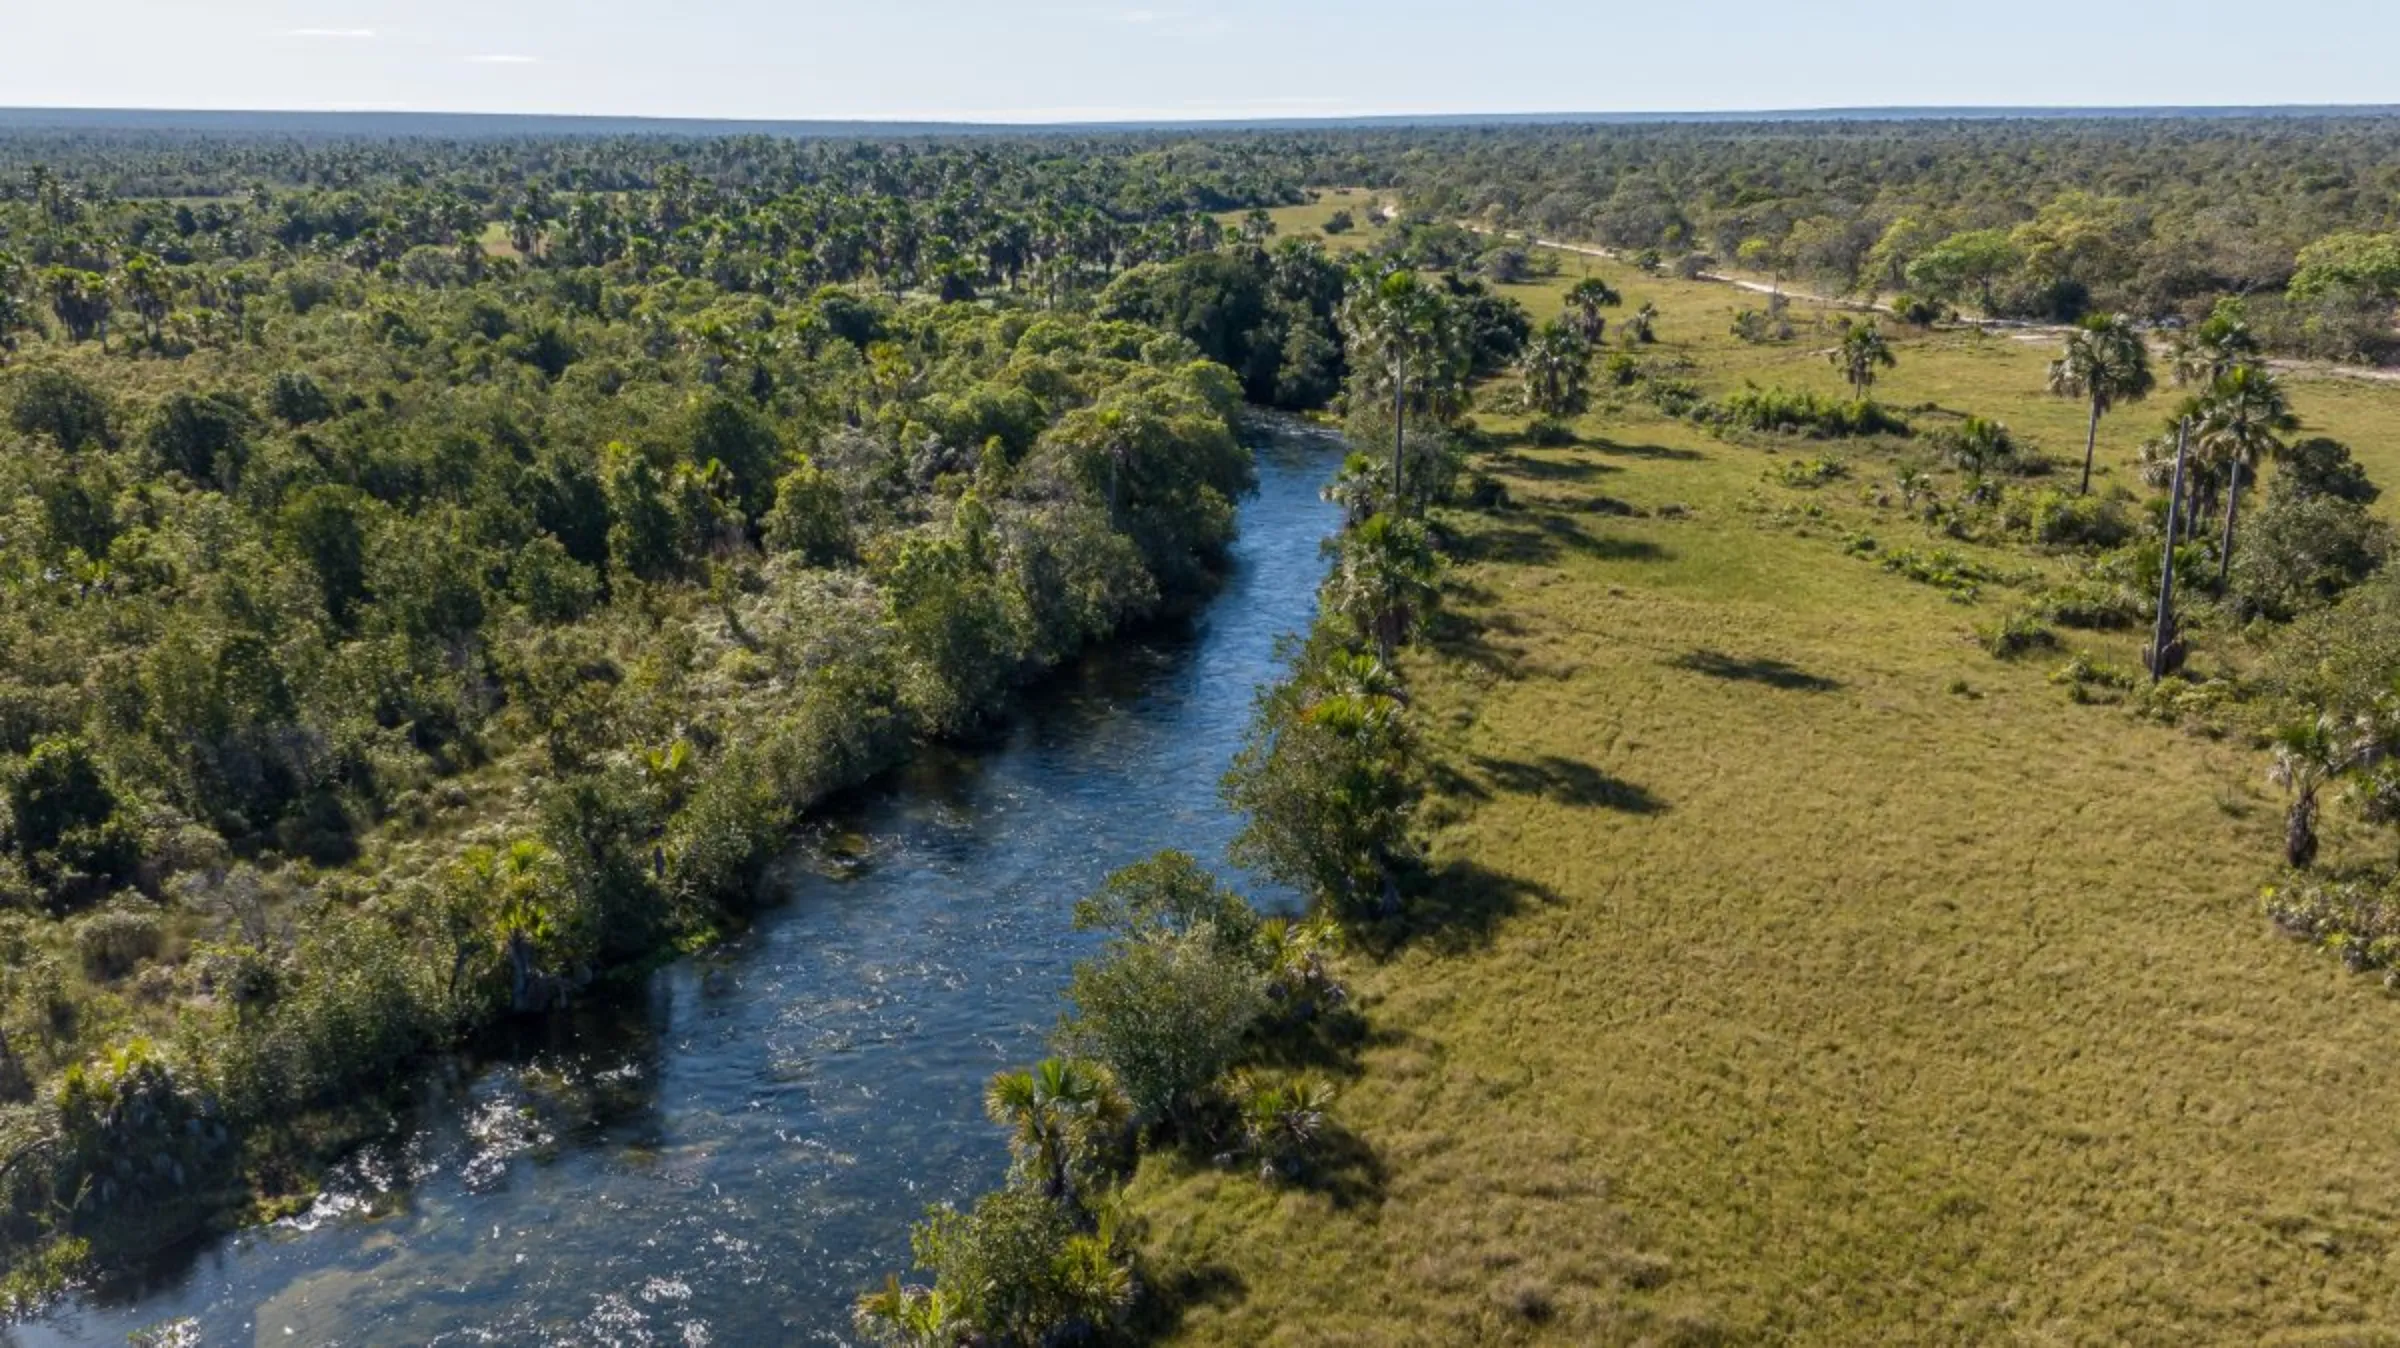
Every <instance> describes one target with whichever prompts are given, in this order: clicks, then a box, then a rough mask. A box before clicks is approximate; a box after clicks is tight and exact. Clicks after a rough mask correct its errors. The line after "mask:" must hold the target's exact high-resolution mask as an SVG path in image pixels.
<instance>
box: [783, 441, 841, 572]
mask: <svg viewBox="0 0 2400 1348" xmlns="http://www.w3.org/2000/svg"><path fill="white" fill-rule="evenodd" d="M848 512H849V505H848V503H847V502H846V501H844V500H843V499H842V488H841V484H840V483H838V482H835V481H834V480H833V479H832V477H831V476H829V475H828V474H827V473H825V471H824V470H822V469H820V468H818V467H817V466H816V465H815V464H814V463H811V462H810V461H809V459H808V456H807V455H805V454H804V455H801V456H800V459H799V462H798V463H797V464H796V465H795V466H794V467H793V468H792V470H791V471H790V472H788V473H786V474H784V475H783V477H782V478H781V479H780V480H778V481H777V482H776V484H775V505H774V508H773V509H771V510H769V511H768V512H767V516H766V519H765V520H763V521H762V522H761V524H762V532H763V533H764V534H765V539H766V545H767V550H768V551H770V552H778V553H784V552H789V553H797V554H798V555H799V556H800V557H801V558H802V559H803V560H805V561H806V562H807V563H808V564H809V565H811V566H831V565H833V564H834V563H836V562H839V561H843V560H845V559H847V558H848V557H850V556H851V555H852V551H853V548H854V546H855V545H854V542H853V539H852V534H851V528H850V517H849V513H848Z"/></svg>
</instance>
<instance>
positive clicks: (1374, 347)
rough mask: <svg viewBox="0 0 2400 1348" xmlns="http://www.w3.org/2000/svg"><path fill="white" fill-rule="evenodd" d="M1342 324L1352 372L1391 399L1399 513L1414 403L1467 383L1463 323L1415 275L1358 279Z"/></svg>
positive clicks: (1439, 295) (1394, 494)
mask: <svg viewBox="0 0 2400 1348" xmlns="http://www.w3.org/2000/svg"><path fill="white" fill-rule="evenodd" d="M1340 317H1341V325H1342V330H1343V332H1344V334H1345V335H1346V336H1347V337H1348V338H1349V346H1350V357H1351V362H1352V366H1353V368H1355V369H1356V370H1358V371H1359V373H1360V374H1361V375H1362V376H1364V380H1363V382H1365V383H1366V384H1367V386H1368V387H1369V388H1370V389H1372V390H1374V391H1377V392H1386V393H1389V394H1390V395H1391V399H1392V502H1393V508H1394V509H1399V508H1401V502H1403V501H1405V500H1406V499H1407V495H1406V493H1405V492H1404V491H1403V490H1402V488H1403V486H1404V482H1403V475H1404V473H1405V472H1406V469H1405V466H1404V465H1405V464H1406V462H1407V459H1406V454H1407V421H1408V406H1409V404H1410V402H1412V401H1414V402H1417V403H1419V404H1420V405H1423V404H1427V403H1430V402H1434V401H1439V400H1440V399H1441V398H1442V397H1444V396H1446V395H1447V394H1448V393H1449V392H1450V391H1451V388H1452V386H1454V385H1457V384H1461V383H1463V382H1464V377H1465V364H1466V361H1465V359H1464V357H1465V349H1464V345H1463V343H1462V341H1461V340H1460V334H1459V332H1458V324H1457V322H1456V321H1455V315H1454V312H1453V308H1452V305H1451V303H1450V301H1449V299H1448V298H1447V297H1445V296H1444V295H1443V294H1442V292H1441V290H1440V289H1439V288H1438V287H1435V286H1430V285H1427V284H1425V282H1424V281H1423V280H1422V279H1420V278H1419V277H1418V275H1417V274H1416V273H1415V272H1413V271H1395V272H1392V273H1391V274H1389V275H1387V276H1385V277H1383V278H1382V279H1380V280H1375V279H1372V278H1371V276H1370V275H1368V274H1361V275H1359V276H1357V277H1354V278H1353V279H1352V281H1351V285H1350V293H1349V294H1348V295H1347V296H1346V297H1345V298H1344V299H1343V301H1342V310H1341V316H1340Z"/></svg>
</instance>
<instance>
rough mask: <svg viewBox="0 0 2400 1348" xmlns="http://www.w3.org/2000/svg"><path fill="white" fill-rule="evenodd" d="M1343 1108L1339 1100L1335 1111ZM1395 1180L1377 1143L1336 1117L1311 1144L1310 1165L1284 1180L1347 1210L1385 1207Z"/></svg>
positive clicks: (1327, 1122) (1308, 1163) (1335, 1105)
mask: <svg viewBox="0 0 2400 1348" xmlns="http://www.w3.org/2000/svg"><path fill="white" fill-rule="evenodd" d="M1340 1108H1341V1104H1340V1102H1339V1101H1336V1102H1335V1104H1334V1109H1335V1111H1336V1112H1339V1110H1340ZM1391 1182H1392V1172H1391V1168H1390V1167H1389V1166H1387V1165H1385V1164H1384V1163H1383V1157H1382V1155H1381V1154H1379V1153H1378V1152H1377V1151H1376V1150H1375V1147H1374V1145H1373V1144H1372V1143H1370V1142H1368V1141H1367V1140H1366V1139H1365V1138H1363V1137H1360V1136H1359V1135H1358V1134H1356V1133H1354V1132H1351V1131H1350V1130H1349V1129H1347V1128H1344V1127H1343V1126H1342V1125H1341V1123H1340V1122H1339V1121H1338V1120H1333V1119H1328V1120H1326V1123H1325V1130H1324V1131H1323V1132H1321V1133H1319V1134H1317V1138H1316V1141H1314V1142H1312V1143H1310V1144H1309V1148H1308V1161H1307V1164H1305V1165H1303V1166H1302V1167H1301V1168H1300V1172H1299V1173H1298V1174H1296V1175H1287V1176H1285V1177H1284V1179H1283V1183H1285V1184H1288V1185H1290V1186H1291V1187H1292V1188H1295V1189H1301V1190H1305V1191H1307V1192H1309V1193H1312V1194H1316V1195H1318V1196H1319V1197H1322V1198H1324V1199H1326V1200H1328V1201H1330V1202H1331V1203H1332V1204H1333V1206H1334V1207H1336V1208H1338V1209H1341V1210H1344V1211H1347V1210H1349V1209H1351V1208H1357V1207H1370V1206H1371V1207H1381V1206H1383V1198H1384V1194H1385V1193H1386V1191H1388V1190H1389V1189H1390V1187H1391Z"/></svg>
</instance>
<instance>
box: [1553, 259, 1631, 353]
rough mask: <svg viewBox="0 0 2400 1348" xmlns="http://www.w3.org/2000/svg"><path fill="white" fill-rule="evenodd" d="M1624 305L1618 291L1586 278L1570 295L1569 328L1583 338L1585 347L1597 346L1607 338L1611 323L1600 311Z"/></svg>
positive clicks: (1568, 293)
mask: <svg viewBox="0 0 2400 1348" xmlns="http://www.w3.org/2000/svg"><path fill="white" fill-rule="evenodd" d="M1624 302H1625V297H1624V296H1623V295H1620V294H1618V293H1617V291H1616V287H1614V286H1612V285H1610V284H1609V283H1608V282H1606V281H1603V280H1601V279H1600V278H1599V277H1597V276H1587V277H1585V278H1583V279H1582V280H1580V281H1577V282H1576V283H1575V285H1574V286H1573V288H1571V289H1569V290H1568V291H1567V313H1566V322H1567V325H1568V326H1569V327H1571V328H1573V329H1574V330H1575V331H1576V332H1578V333H1580V334H1582V336H1583V340H1584V341H1585V342H1586V343H1588V344H1590V345H1593V346H1598V345H1599V344H1600V339H1601V338H1603V337H1605V336H1607V335H1608V319H1607V317H1606V316H1605V315H1603V314H1602V313H1601V312H1600V311H1601V310H1602V309H1614V308H1616V307H1617V306H1618V305H1620V304H1623V303H1624Z"/></svg>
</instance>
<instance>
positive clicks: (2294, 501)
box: [2232, 492, 2391, 622]
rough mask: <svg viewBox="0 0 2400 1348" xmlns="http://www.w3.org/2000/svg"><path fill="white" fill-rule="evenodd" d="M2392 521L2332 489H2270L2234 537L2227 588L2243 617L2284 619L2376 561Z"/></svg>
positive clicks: (2326, 599) (2386, 548)
mask: <svg viewBox="0 0 2400 1348" xmlns="http://www.w3.org/2000/svg"><path fill="white" fill-rule="evenodd" d="M2390 550H2391V529H2390V527H2389V526H2388V525H2386V524H2385V523H2384V522H2383V521H2381V520H2379V519H2376V518H2375V517H2374V516H2372V515H2369V514H2368V513H2367V510H2366V507H2364V506H2361V505H2357V504H2355V503H2353V502H2352V501H2349V500H2346V499H2344V498H2343V497H2340V496H2334V495H2300V494H2298V493H2295V492H2269V493H2268V494H2267V499H2266V502H2265V503H2264V504H2263V505H2261V506H2260V507H2259V509H2258V510H2257V512H2256V513H2255V514H2253V515H2252V516H2251V517H2250V519H2249V520H2248V522H2247V523H2246V525H2245V527H2244V529H2243V531H2242V533H2241V534H2240V536H2239V537H2238V539H2237V540H2236V542H2235V544H2234V551H2233V575H2232V594H2233V601H2234V607H2235V610H2236V611H2237V612H2239V613H2240V614H2242V616H2244V617H2262V618H2267V619H2271V620H2273V621H2277V622H2285V621H2289V620H2290V619H2291V618H2293V617H2294V616H2296V615H2297V614H2299V613H2301V612H2303V611H2305V610H2308V609H2311V608H2316V607H2318V606H2321V605H2323V604H2327V603H2330V602H2332V601H2333V600H2334V599H2335V598H2337V597H2339V596H2340V595H2341V593H2342V592H2343V591H2344V590H2347V589H2349V588H2350V587H2351V586H2353V585H2356V584H2358V583H2359V582H2360V581H2362V580H2364V579H2366V578H2367V577H2368V576H2370V575H2372V574H2374V572H2375V571H2376V570H2378V569H2379V568H2381V567H2382V566H2383V563H2384V558H2385V556H2386V554H2387V553H2389V552H2390Z"/></svg>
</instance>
